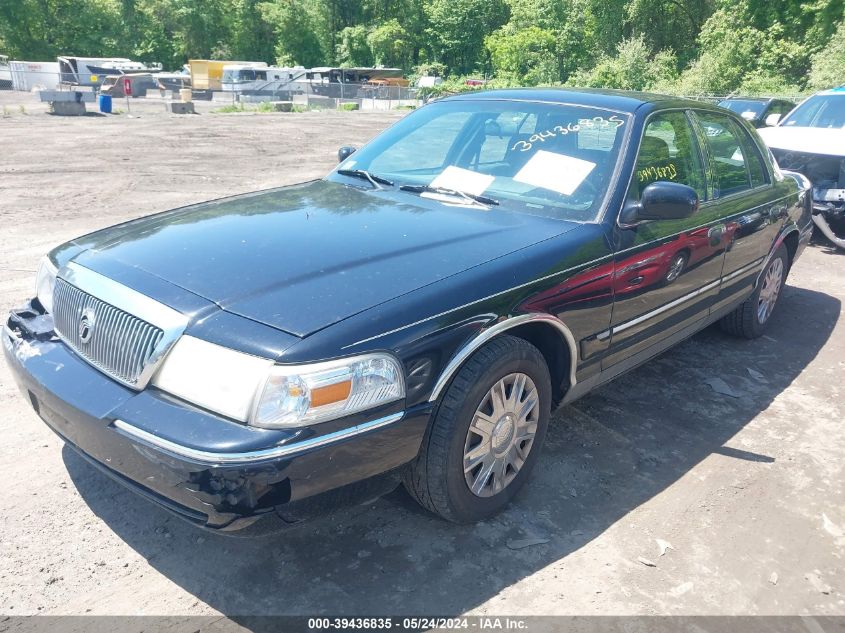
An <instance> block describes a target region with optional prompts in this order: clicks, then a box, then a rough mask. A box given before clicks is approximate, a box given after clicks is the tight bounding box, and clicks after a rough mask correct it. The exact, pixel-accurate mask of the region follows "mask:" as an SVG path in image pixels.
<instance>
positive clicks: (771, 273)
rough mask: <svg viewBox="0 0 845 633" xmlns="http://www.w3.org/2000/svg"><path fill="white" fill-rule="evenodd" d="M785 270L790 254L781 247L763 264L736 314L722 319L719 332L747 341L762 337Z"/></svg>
mask: <svg viewBox="0 0 845 633" xmlns="http://www.w3.org/2000/svg"><path fill="white" fill-rule="evenodd" d="M788 270H789V253H787V251H786V247H785V246H784V245H783V244H781V245H780V246H779V247H778V249H777V250H776V251H775V254H774V255H773V256H772V258H771V259H770V260H769V262H768V264H766V268H765V269H764V270H763V274H762V275H761V277H760V282H759V283H758V284H757V289H756V290H755V291H754V293H753V294H752V295H751V296H750V297H748V299H746V300H745V301H744V302H743V303H742V305H740V306H739V307H738V308H737V309H736V310H734V311H733V312H731V313H730V314H728V315H727V316H725V317H724V318H722V320H721V322H720V325H721V327H722V329H723V330H724V331H725V332H728V333H729V334H733V335H734V336H742V337H744V338H748V339H752V338H757V337H759V336H762V335H763V333H764V332H765V331H766V327H767V326H768V325H769V321H770V319H771V317H772V312H774V309H775V306H776V305H777V302H778V299H779V298H780V294H781V290H782V289H783V285H784V283H785V282H786V273H787V272H788Z"/></svg>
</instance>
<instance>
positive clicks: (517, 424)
mask: <svg viewBox="0 0 845 633" xmlns="http://www.w3.org/2000/svg"><path fill="white" fill-rule="evenodd" d="M550 406H551V379H550V378H549V370H548V367H547V366H546V362H545V360H544V359H543V355H542V354H541V353H540V351H539V350H538V349H537V348H536V347H534V346H533V345H531V344H530V343H528V342H526V341H524V340H522V339H519V338H515V337H511V336H501V337H499V338H496V339H494V340H493V341H491V342H490V343H487V344H486V345H484V346H483V347H481V348H480V349H479V350H478V351H477V352H476V353H475V354H473V355H472V356H471V357H470V358H469V360H468V361H467V362H466V363H465V364H464V366H463V367H462V368H461V369H460V371H458V373H457V375H456V376H455V378H454V380H453V381H452V384H451V385H450V386H449V388H448V389H447V391H446V393H445V394H444V396H443V400H442V402H441V404H440V406H439V408H438V410H437V413H436V414H435V417H434V419H433V420H432V422H431V425H430V427H429V430H428V433H427V434H426V437H425V439H424V440H423V446H422V448H421V450H420V454H419V456H418V457H417V459H416V461H415V462H414V463H413V464H412V465H411V467H410V468H409V470H408V472H407V475H406V478H405V487H406V488H407V489H408V491H409V492H410V493H411V495H412V496H413V497H414V498H415V499H416V500H417V501H418V502H419V503H420V504H421V505H422V506H423V507H425V508H427V509H428V510H430V511H432V512H434V513H435V514H438V515H440V516H441V517H443V518H445V519H448V520H450V521H455V522H458V523H469V522H473V521H480V520H482V519H486V518H488V517H490V516H492V515H494V514H496V513H497V512H499V511H500V510H501V509H502V508H504V507H505V506H506V505H507V504H508V502H509V501H510V500H511V499H512V498H513V496H514V495H515V494H516V493H517V491H518V490H519V489H520V488H521V487H522V486H523V485H524V484H525V481H526V479H527V478H528V476H529V473H530V472H531V469H532V468H533V467H534V464H535V463H536V461H537V458H538V456H539V453H540V447H541V446H542V444H543V440H544V438H545V435H546V428H547V427H548V421H549V409H550Z"/></svg>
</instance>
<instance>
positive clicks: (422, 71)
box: [414, 62, 449, 77]
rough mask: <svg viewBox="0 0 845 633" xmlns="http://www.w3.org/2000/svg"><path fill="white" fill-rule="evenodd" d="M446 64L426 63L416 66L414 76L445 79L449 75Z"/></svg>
mask: <svg viewBox="0 0 845 633" xmlns="http://www.w3.org/2000/svg"><path fill="white" fill-rule="evenodd" d="M448 70H449V69H448V68H447V66H446V64H442V63H440V62H425V63H424V64H419V65H417V66H414V75H416V76H417V77H445V76H446V75H447V74H448Z"/></svg>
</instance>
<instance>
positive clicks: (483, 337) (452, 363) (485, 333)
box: [428, 312, 578, 402]
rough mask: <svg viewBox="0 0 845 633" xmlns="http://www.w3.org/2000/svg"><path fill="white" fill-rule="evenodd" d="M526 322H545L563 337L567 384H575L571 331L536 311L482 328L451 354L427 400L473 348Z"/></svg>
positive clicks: (575, 353)
mask: <svg viewBox="0 0 845 633" xmlns="http://www.w3.org/2000/svg"><path fill="white" fill-rule="evenodd" d="M526 323H546V324H548V325H550V326H552V327H554V328H555V329H556V330H557V331H558V333H559V334H560V336H561V337H563V339H564V340H565V341H566V344H567V346H568V347H569V357H570V367H569V383H570V384H569V386H570V387H573V386H575V382H576V380H575V369H576V367H577V364H578V348H577V346H576V345H575V337H574V336H572V332H571V331H570V330H569V328H568V327H566V324H565V323H564V322H563V321H561V320H560V319H558V318H557V317H556V316H553V315H551V314H544V313H541V312H536V313H531V314H521V315H519V316H515V317H510V318H508V319H505V320H504V321H499V322H498V323H496V324H495V325H492V326H490V327H489V328H487V329H486V330H482V331H481V332H480V333H479V334H478V335H477V336H476V337H475V338H473V339H472V340H471V341H469V342H468V343H467V344H466V345H464V346H463V347H462V348H461V349H460V350H459V351H458V352H457V353H456V354H455V355H454V356H452V358H451V360H449V363H448V364H447V365H446V367H445V368H444V369H443V371H442V372H441V373H440V377H439V378H438V379H437V382H436V383H435V384H434V388H433V389H432V391H431V395H430V396H429V398H428V401H429V402H434V401H435V400H437V399H438V398H439V397H440V394H441V393H442V392H443V390H444V389H445V388H446V385H447V384H449V381H450V380H451V379H452V376H454V375H455V374H456V373H457V371H458V369H460V367H461V365H463V364H464V361H466V359H467V358H469V357H470V356H471V355H472V353H473V352H475V350H477V349H478V348H479V347H481V346H482V345H484V344H485V343H486V342H487V341H490V340H491V339H493V338H494V337H496V336H498V335H499V334H502V333H504V332H507V331H508V330H511V329H513V328H515V327H518V326H520V325H525V324H526Z"/></svg>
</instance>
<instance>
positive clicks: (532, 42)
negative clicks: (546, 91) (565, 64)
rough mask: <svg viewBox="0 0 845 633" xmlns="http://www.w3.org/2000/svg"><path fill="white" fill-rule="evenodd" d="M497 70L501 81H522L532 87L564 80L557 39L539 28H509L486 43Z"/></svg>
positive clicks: (491, 36)
mask: <svg viewBox="0 0 845 633" xmlns="http://www.w3.org/2000/svg"><path fill="white" fill-rule="evenodd" d="M484 43H485V46H486V47H487V50H488V51H489V52H490V59H491V61H492V64H493V70H494V71H495V73H496V75H497V76H499V77H510V78H521V79H522V81H523V82H524V83H525V84H527V85H531V86H535V85H537V84H540V83H552V82H555V81H558V80H559V79H560V70H559V65H558V57H557V39H556V37H555V34H554V33H553V32H551V31H548V30H545V29H541V28H539V27H536V26H529V27H527V28H524V29H513V28H512V27H510V25H508V26H505V27H503V28H501V29H499V30H498V31H495V32H494V33H493V34H492V35H490V36H488V37H487V39H486V40H485V42H484Z"/></svg>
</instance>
